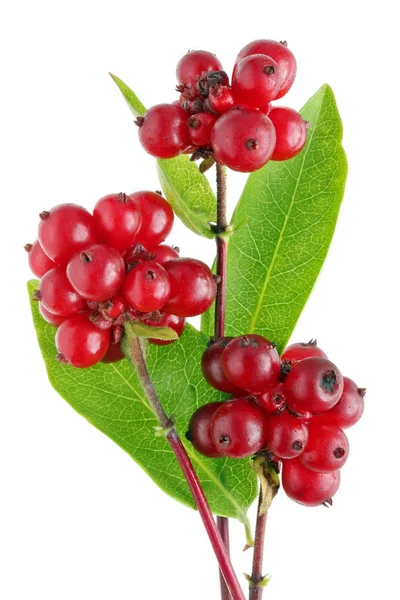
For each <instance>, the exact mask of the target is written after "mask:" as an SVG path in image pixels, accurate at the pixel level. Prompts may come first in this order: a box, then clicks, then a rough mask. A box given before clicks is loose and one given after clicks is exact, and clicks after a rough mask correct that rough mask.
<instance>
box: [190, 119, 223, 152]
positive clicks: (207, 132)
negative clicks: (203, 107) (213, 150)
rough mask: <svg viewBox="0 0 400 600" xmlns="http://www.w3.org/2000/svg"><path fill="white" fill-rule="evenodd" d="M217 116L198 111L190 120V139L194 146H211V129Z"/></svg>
mask: <svg viewBox="0 0 400 600" xmlns="http://www.w3.org/2000/svg"><path fill="white" fill-rule="evenodd" d="M216 120H217V119H216V117H214V116H213V115H208V114H207V113H197V114H196V115H193V116H191V117H190V119H189V121H188V125H189V135H190V140H191V142H192V144H193V145H194V146H209V145H210V137H211V129H212V128H213V127H214V123H215V121H216Z"/></svg>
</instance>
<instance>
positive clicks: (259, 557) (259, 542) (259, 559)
mask: <svg viewBox="0 0 400 600" xmlns="http://www.w3.org/2000/svg"><path fill="white" fill-rule="evenodd" d="M261 503H262V492H261V489H260V495H259V499H258V507H257V522H256V531H255V539H254V554H253V567H252V572H251V578H250V588H249V600H261V598H262V595H263V591H264V587H265V586H264V585H258V584H259V583H260V582H261V581H262V580H263V574H262V566H263V556H264V540H265V530H266V527H267V516H268V512H264V513H263V514H261V515H260V507H261Z"/></svg>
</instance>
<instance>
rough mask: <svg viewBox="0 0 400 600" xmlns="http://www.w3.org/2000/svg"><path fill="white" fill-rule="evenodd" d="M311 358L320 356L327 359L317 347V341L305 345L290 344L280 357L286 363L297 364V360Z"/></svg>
mask: <svg viewBox="0 0 400 600" xmlns="http://www.w3.org/2000/svg"><path fill="white" fill-rule="evenodd" d="M311 356H320V357H322V358H328V357H327V356H326V354H325V352H323V351H322V350H321V348H318V346H317V340H310V341H309V342H307V343H301V342H300V343H297V344H290V346H287V348H286V349H285V351H284V353H283V354H282V356H281V359H282V361H284V360H286V361H288V362H293V363H294V362H298V361H299V360H304V359H305V358H310V357H311Z"/></svg>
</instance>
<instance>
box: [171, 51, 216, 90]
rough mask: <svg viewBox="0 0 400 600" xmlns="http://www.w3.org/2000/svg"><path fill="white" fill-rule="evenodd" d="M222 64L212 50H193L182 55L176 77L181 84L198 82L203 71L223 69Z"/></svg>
mask: <svg viewBox="0 0 400 600" xmlns="http://www.w3.org/2000/svg"><path fill="white" fill-rule="evenodd" d="M221 70H222V64H221V63H220V61H219V60H218V58H217V57H216V56H215V54H212V53H211V52H208V51H206V50H192V51H191V52H188V53H187V54H185V56H182V58H181V59H180V61H179V62H178V65H177V67H176V79H177V80H178V82H179V83H180V84H183V85H185V84H186V85H187V84H188V83H196V82H197V79H198V78H199V77H200V76H201V75H202V74H203V73H209V72H210V71H221Z"/></svg>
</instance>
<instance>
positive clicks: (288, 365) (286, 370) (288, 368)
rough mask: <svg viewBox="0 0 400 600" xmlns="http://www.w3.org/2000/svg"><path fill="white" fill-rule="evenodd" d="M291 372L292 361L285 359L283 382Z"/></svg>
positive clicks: (283, 363) (282, 369)
mask: <svg viewBox="0 0 400 600" xmlns="http://www.w3.org/2000/svg"><path fill="white" fill-rule="evenodd" d="M291 370H292V363H291V362H290V360H286V359H285V360H284V361H283V362H282V364H281V380H282V379H284V378H285V377H286V375H289V373H290V371H291Z"/></svg>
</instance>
